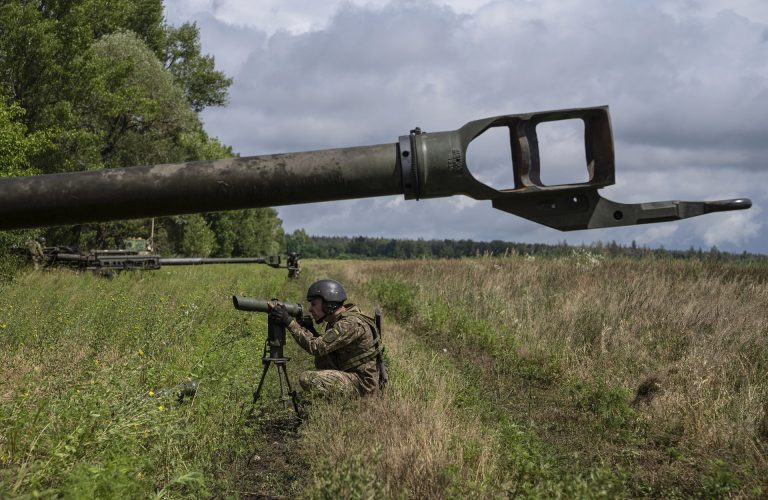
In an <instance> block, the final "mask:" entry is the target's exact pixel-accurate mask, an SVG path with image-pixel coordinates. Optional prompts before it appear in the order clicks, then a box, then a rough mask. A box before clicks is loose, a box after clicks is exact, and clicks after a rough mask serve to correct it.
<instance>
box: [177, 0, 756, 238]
mask: <svg viewBox="0 0 768 500" xmlns="http://www.w3.org/2000/svg"><path fill="white" fill-rule="evenodd" d="M321 4H322V5H321ZM254 5H258V6H259V9H258V12H256V9H255V7H253V6H254ZM765 5H768V4H766V3H765V2H762V1H749V0H736V1H734V2H729V3H728V4H727V7H728V8H727V9H723V8H722V6H723V4H722V2H716V1H714V0H690V1H687V2H673V1H671V0H658V1H648V2H609V1H605V0H581V1H577V0H565V1H558V2H555V1H546V0H542V1H540V2H528V1H522V0H497V1H488V2H480V3H478V2H469V1H464V2H461V1H452V2H449V1H444V2H419V3H416V2H407V1H392V2H385V1H383V0H381V1H375V2H373V1H371V2H365V1H362V0H360V1H354V2H353V1H347V2H301V1H297V0H291V1H287V2H286V1H281V2H279V3H278V2H277V1H274V2H259V3H258V4H252V3H247V2H233V1H217V2H213V1H211V2H170V3H169V12H170V11H173V12H175V14H174V15H175V16H176V17H175V19H178V20H183V18H182V16H183V13H185V12H186V13H187V15H190V16H192V17H191V18H192V19H196V20H198V22H199V24H200V26H201V31H202V33H203V48H204V50H206V51H210V52H212V53H213V54H214V55H215V56H216V58H217V61H219V60H223V61H224V64H225V66H226V67H227V68H232V71H231V74H233V75H234V76H235V84H234V86H233V88H232V89H231V104H230V106H229V107H227V108H221V109H210V110H206V111H205V112H204V113H203V118H204V120H205V123H206V128H207V130H208V131H209V132H210V133H211V134H212V135H215V136H218V137H219V138H221V139H222V140H223V142H225V143H227V144H231V145H232V146H233V147H234V149H235V150H236V151H238V152H240V153H241V154H243V155H252V154H267V153H278V152H287V151H306V150H313V149H324V148H332V147H345V146H357V145H368V144H380V143H394V142H396V140H397V137H398V136H399V135H403V134H407V133H408V131H409V130H410V129H411V128H413V127H415V126H421V127H422V128H423V129H425V130H427V131H429V132H434V131H440V130H450V129H455V128H458V127H459V126H461V125H463V124H464V123H465V122H467V121H470V120H473V119H477V118H481V117H485V116H494V115H498V114H504V113H521V112H527V111H536V110H543V109H557V108H568V107H582V106H592V105H601V104H610V106H611V112H612V121H613V127H614V137H615V139H616V159H617V173H616V177H617V181H618V183H617V185H616V186H614V187H611V188H609V189H606V190H605V195H606V196H607V197H609V198H611V199H614V200H616V201H625V202H639V201H654V200H666V199H689V200H697V199H718V198H730V197H740V196H749V197H752V198H753V200H754V201H755V204H756V206H758V207H759V206H760V205H762V204H765V203H768V192H767V190H766V188H765V186H766V185H768V184H767V183H766V182H767V181H768V177H766V172H768V168H766V167H768V165H766V158H768V155H767V154H766V153H768V143H766V140H765V139H766V137H768V42H766V35H765V33H766V30H768V24H767V23H768V7H765ZM577 129H578V127H577ZM551 136H552V141H549V142H547V145H548V146H551V147H550V148H549V149H547V151H546V152H544V153H543V154H544V156H543V160H545V161H546V164H544V168H546V169H547V170H546V173H545V174H543V175H545V180H547V181H548V182H554V183H558V182H574V181H578V180H582V178H581V176H584V175H585V174H584V171H583V163H584V160H583V146H582V145H581V144H580V132H579V131H578V130H577V131H576V133H573V131H570V132H569V131H567V130H565V131H558V130H554V131H553V132H552V134H551ZM503 142H504V140H503V139H502V140H501V141H498V140H497V141H496V142H493V141H491V142H490V143H488V144H486V145H481V146H480V148H479V149H478V150H477V151H474V152H472V151H471V153H473V154H474V158H475V160H474V162H473V163H472V165H471V168H472V172H473V174H474V175H475V176H476V177H478V178H479V179H482V180H483V181H484V182H488V183H490V184H491V185H498V187H508V186H505V185H504V184H507V185H508V184H509V183H510V177H509V171H508V169H509V163H510V161H509V147H508V145H504V144H503ZM497 146H499V147H497ZM473 148H474V146H473ZM549 152H551V155H550V156H549V157H547V156H546V154H549ZM505 169H506V170H505ZM550 173H551V175H552V177H546V176H547V175H550ZM569 176H575V178H574V179H573V180H571V177H569ZM394 199H395V198H384V199H382V200H384V201H381V200H368V201H362V200H361V201H349V202H341V203H329V204H317V205H311V206H296V207H286V208H281V209H280V214H281V217H282V218H283V220H284V221H285V225H286V228H288V229H289V230H290V229H291V228H295V227H302V226H304V227H306V228H307V230H308V231H309V232H312V231H313V230H315V231H316V233H317V234H331V229H329V228H328V227H327V223H328V219H327V217H326V216H330V215H333V220H334V223H333V226H334V229H333V230H334V231H343V232H344V233H345V234H379V235H388V236H392V237H398V236H403V237H404V236H408V235H433V236H430V237H467V238H474V239H495V238H498V239H515V240H520V241H546V242H550V241H551V242H557V241H562V240H563V239H567V240H568V241H574V242H580V241H581V242H588V241H591V240H593V239H603V240H611V239H617V241H625V242H629V241H631V240H632V239H642V238H645V239H647V241H651V240H653V241H654V242H657V243H658V244H664V246H665V247H668V248H673V247H678V246H680V245H686V246H690V245H694V246H702V245H704V246H710V242H711V241H714V240H717V241H721V242H722V243H719V244H718V246H720V245H721V244H722V245H725V246H726V247H728V248H730V249H731V250H740V249H742V248H744V249H749V250H751V251H763V252H768V234H766V230H765V228H764V227H762V225H761V224H759V223H757V222H756V220H757V219H755V215H753V213H757V211H756V210H755V209H753V210H752V211H750V212H739V213H738V214H737V215H738V217H737V218H736V219H734V220H732V221H731V222H730V226H729V223H728V222H724V220H725V219H724V218H725V217H727V216H728V215H729V214H716V215H708V216H705V217H702V218H701V220H703V221H705V222H702V223H699V222H691V221H682V222H680V223H678V224H677V225H673V224H670V225H669V227H675V228H676V229H675V230H674V231H672V230H671V229H656V228H657V227H658V228H662V227H667V225H665V224H664V225H659V226H653V227H652V228H650V227H634V228H621V229H611V230H599V231H579V232H575V233H558V232H555V231H553V230H550V229H546V228H544V229H542V228H541V227H540V226H537V225H535V224H532V223H528V222H526V221H521V220H520V219H517V218H515V217H513V216H510V215H507V214H503V213H501V212H498V211H495V210H493V209H492V208H490V204H489V203H487V202H480V203H468V200H462V199H461V198H455V199H452V200H442V201H441V200H431V201H422V202H418V203H416V202H410V201H409V202H404V203H400V202H394V201H393V200H394ZM388 205H389V206H388ZM741 214H748V215H741ZM310 215H311V217H310ZM736 224H737V225H736ZM705 226H711V228H708V229H703V228H704V227H705ZM729 227H730V230H731V231H732V237H730V238H728V237H727V236H728V230H729ZM313 228H315V229H313ZM715 228H719V229H715ZM356 232H359V233H356ZM336 234H340V233H336ZM722 249H726V248H722Z"/></svg>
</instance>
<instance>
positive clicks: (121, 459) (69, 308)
mask: <svg viewBox="0 0 768 500" xmlns="http://www.w3.org/2000/svg"><path fill="white" fill-rule="evenodd" d="M765 275H766V273H765V270H764V269H763V268H760V269H753V268H747V267H741V268H740V267H739V266H738V265H735V264H733V265H732V264H729V265H728V266H726V267H723V266H722V265H721V264H718V263H712V264H708V263H702V262H688V263H680V262H673V261H653V260H641V261H629V260H624V259H613V260H611V259H598V260H595V259H592V258H590V256H589V255H575V256H573V257H572V258H562V259H548V260H536V259H529V258H524V257H515V256H513V257H508V258H491V259H489V258H478V259H464V260H461V261H444V260H443V261H441V260H434V261H427V260H425V261H379V262H355V261H344V262H334V261H309V262H305V265H304V269H303V274H302V280H301V281H299V282H291V281H287V280H286V277H285V273H284V272H282V271H276V270H273V269H269V268H267V267H264V266H206V267H203V266H198V267H188V268H182V267H179V268H170V269H169V270H166V269H162V270H160V271H157V272H143V273H123V274H120V275H118V276H117V277H116V278H115V279H113V280H105V279H103V278H99V277H96V276H94V275H90V274H82V275H75V274H72V273H69V272H37V273H35V272H22V273H20V274H18V275H17V276H16V278H15V279H14V281H12V282H10V283H5V284H3V285H2V290H1V291H0V340H1V341H2V345H3V349H2V351H0V380H2V383H0V497H1V498H6V497H8V498H25V497H32V496H46V497H58V496H63V497H74V498H116V497H120V498H146V497H162V498H188V497H192V498H200V497H216V498H218V497H227V498H240V497H259V496H266V497H304V498H446V497H448V498H489V497H490V498H498V497H510V496H522V497H535V498H551V497H577V498H601V497H610V498H615V497H666V498H675V497H702V498H712V497H725V496H738V497H747V498H752V497H754V498H758V497H761V496H763V495H764V494H765V491H767V490H766V488H768V483H766V477H768V469H767V468H766V465H765V464H766V463H768V460H766V459H767V458H768V437H766V436H768V431H766V430H761V429H763V428H765V429H768V423H765V422H768V415H767V414H766V411H768V375H766V373H768V372H766V367H768V348H766V345H768V344H766V342H765V341H766V338H767V337H768V328H767V327H766V326H767V325H768V320H766V318H765V315H764V304H765V303H766V301H768V291H766V288H765V279H764V276H765ZM321 277H331V278H334V279H338V280H340V281H342V282H343V283H344V284H345V287H346V288H347V292H348V295H349V296H350V298H351V299H352V300H353V301H354V302H355V303H359V304H360V305H361V306H362V307H363V309H364V310H366V311H370V310H372V309H373V307H374V306H380V307H381V308H382V309H383V313H384V329H383V335H384V340H385V345H386V347H387V351H386V356H387V359H388V362H389V367H390V376H391V383H390V386H389V387H388V389H387V391H386V393H385V394H384V395H382V396H379V397H372V398H366V399H362V400H352V401H347V400H323V399H312V398H307V399H306V403H307V408H308V414H307V418H306V419H305V420H304V421H303V422H301V425H298V426H297V420H296V419H295V416H294V415H292V413H291V412H290V411H287V410H285V409H284V408H283V405H281V404H280V402H279V401H277V391H278V388H277V387H276V375H275V374H274V371H273V372H272V373H271V374H268V375H269V376H268V377H267V386H266V387H265V389H264V391H263V393H262V400H261V401H260V402H259V403H258V404H257V406H256V408H255V410H256V411H255V412H254V413H253V414H251V415H250V417H249V409H250V401H251V396H252V391H253V389H254V387H255V385H256V383H257V381H258V378H257V377H258V376H259V375H260V374H261V371H262V363H261V356H262V349H263V345H264V336H265V330H266V318H265V316H264V315H261V314H253V313H245V312H240V311H236V310H235V309H234V308H233V307H232V303H231V295H233V294H243V295H250V296H257V297H263V298H271V297H278V298H281V299H284V300H287V301H291V302H302V300H303V294H304V293H305V291H306V288H307V286H308V284H309V283H310V282H312V281H314V279H317V278H321ZM286 351H287V355H288V356H289V357H291V361H290V363H289V365H288V370H289V374H290V376H291V379H292V381H293V383H294V384H296V378H297V376H298V374H299V372H300V371H301V370H303V369H308V368H310V367H311V364H312V363H311V359H310V357H309V356H308V355H307V354H305V353H303V352H301V351H300V350H299V349H298V348H297V346H296V345H295V343H293V342H292V340H291V339H289V340H288V344H287V346H286ZM188 378H195V379H197V380H199V383H200V385H199V389H198V391H197V395H196V397H195V398H194V399H192V400H190V399H185V400H184V401H183V402H179V401H177V399H176V398H175V397H174V396H173V395H168V396H159V395H160V394H165V393H166V392H167V391H163V389H166V388H173V387H174V386H176V385H177V384H179V383H180V382H182V381H184V380H186V379H188ZM648 380H658V381H659V384H660V389H659V390H658V392H656V393H653V395H652V396H653V397H648V398H646V399H641V398H636V390H637V388H638V386H639V385H640V384H641V382H643V381H648Z"/></svg>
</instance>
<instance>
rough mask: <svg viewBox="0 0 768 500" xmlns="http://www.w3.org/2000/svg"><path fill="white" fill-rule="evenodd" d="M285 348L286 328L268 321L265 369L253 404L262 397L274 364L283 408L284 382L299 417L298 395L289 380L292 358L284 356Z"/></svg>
mask: <svg viewBox="0 0 768 500" xmlns="http://www.w3.org/2000/svg"><path fill="white" fill-rule="evenodd" d="M283 346H285V327H284V326H283V325H281V324H279V323H277V322H275V321H272V320H271V319H267V340H266V341H265V342H264V353H263V355H262V357H261V363H262V364H263V365H264V369H263V370H262V372H261V379H260V380H259V385H258V387H256V390H255V391H254V393H253V403H252V404H256V401H258V400H259V398H260V397H261V388H262V387H263V386H264V379H266V378H267V372H268V371H269V366H270V365H272V364H274V365H275V368H276V369H277V380H278V383H279V384H280V401H282V402H283V407H284V408H286V409H287V405H286V403H287V398H286V397H285V395H286V391H285V390H284V389H283V382H285V388H287V389H288V392H287V393H288V395H289V396H290V397H291V402H292V403H293V410H294V411H295V412H296V415H299V414H300V413H299V399H298V394H296V391H294V390H293V389H292V388H291V381H290V380H289V379H288V369H287V364H288V361H289V360H290V358H286V357H284V356H283ZM267 350H269V355H267Z"/></svg>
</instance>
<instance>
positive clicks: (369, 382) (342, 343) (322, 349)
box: [288, 304, 379, 396]
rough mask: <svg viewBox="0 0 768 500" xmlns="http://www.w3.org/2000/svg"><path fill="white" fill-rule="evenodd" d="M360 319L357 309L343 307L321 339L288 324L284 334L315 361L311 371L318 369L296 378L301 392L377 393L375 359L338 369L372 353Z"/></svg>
mask: <svg viewBox="0 0 768 500" xmlns="http://www.w3.org/2000/svg"><path fill="white" fill-rule="evenodd" d="M360 315H362V313H361V311H360V308H358V307H357V306H354V305H351V304H350V305H348V306H346V307H345V309H344V310H343V311H342V312H341V313H340V314H339V315H338V317H337V318H335V320H334V321H333V322H329V323H328V324H327V325H326V329H325V333H324V334H323V335H321V336H315V335H313V334H312V332H311V331H310V330H308V329H306V328H304V327H303V326H301V325H300V324H299V322H297V321H292V322H291V324H290V325H289V326H288V330H289V331H290V332H291V334H292V335H293V338H294V339H295V340H296V342H297V343H298V344H299V345H300V346H301V347H302V348H303V349H304V350H305V351H307V352H308V353H310V354H312V355H313V356H314V357H315V367H316V368H318V371H307V372H304V373H302V374H301V375H300V376H299V383H300V384H301V387H302V389H304V390H305V391H313V390H314V391H318V392H321V393H325V394H330V393H337V394H344V395H360V396H362V395H365V394H370V393H372V392H374V391H376V390H377V389H378V382H379V372H378V370H377V369H376V358H375V357H372V358H370V359H368V360H367V361H365V362H364V363H362V364H361V365H359V366H356V367H351V368H348V369H346V370H342V369H341V368H344V366H345V365H346V364H348V363H350V362H351V360H353V359H354V358H356V357H359V356H363V355H365V354H366V353H375V349H376V343H375V340H374V337H373V331H372V328H371V326H370V325H369V324H368V323H366V322H365V320H363V319H362V318H361V317H360Z"/></svg>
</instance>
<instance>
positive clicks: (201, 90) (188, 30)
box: [163, 23, 232, 111]
mask: <svg viewBox="0 0 768 500" xmlns="http://www.w3.org/2000/svg"><path fill="white" fill-rule="evenodd" d="M163 61H164V63H165V67H166V69H168V70H169V71H170V73H171V74H172V75H173V76H174V78H175V79H176V82H177V83H178V84H179V85H180V86H181V87H182V88H183V89H184V93H185V95H186V98H187V100H188V102H189V104H190V105H191V106H192V109H194V110H195V111H202V110H203V108H205V107H207V106H223V105H224V104H226V102H227V89H228V88H229V86H230V85H231V84H232V79H231V78H227V76H226V75H225V74H224V73H222V72H221V71H216V69H215V65H214V60H213V57H211V56H207V55H204V54H202V53H201V49H200V30H199V29H198V28H197V25H196V24H194V23H192V24H190V23H184V24H182V25H181V26H180V27H178V28H174V27H171V26H166V28H165V47H164V52H163Z"/></svg>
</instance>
